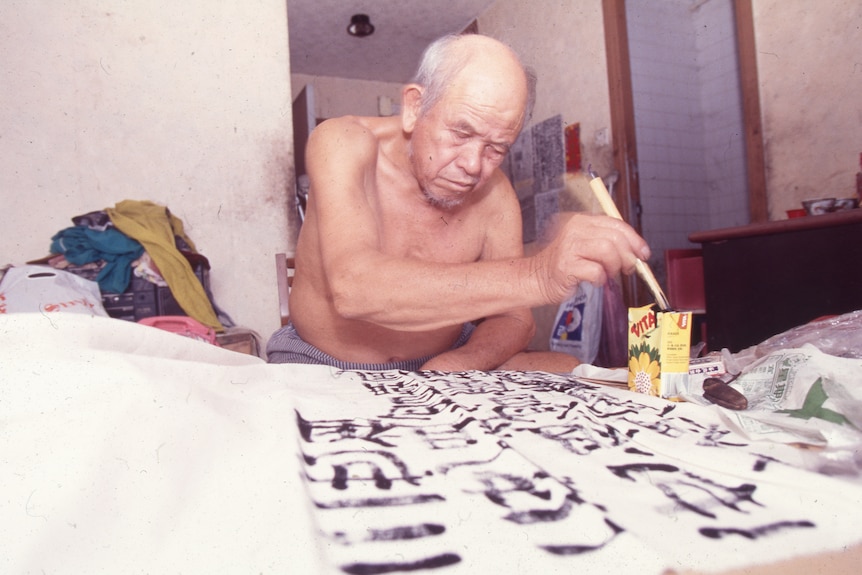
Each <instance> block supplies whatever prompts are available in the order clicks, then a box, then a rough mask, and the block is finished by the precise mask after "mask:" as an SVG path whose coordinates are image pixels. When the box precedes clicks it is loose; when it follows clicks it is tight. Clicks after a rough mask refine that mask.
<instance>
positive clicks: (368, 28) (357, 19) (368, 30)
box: [347, 14, 374, 38]
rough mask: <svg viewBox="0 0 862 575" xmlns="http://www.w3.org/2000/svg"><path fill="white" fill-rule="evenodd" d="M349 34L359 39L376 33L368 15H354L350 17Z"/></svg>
mask: <svg viewBox="0 0 862 575" xmlns="http://www.w3.org/2000/svg"><path fill="white" fill-rule="evenodd" d="M347 33H348V34H350V35H351V36H356V37H357V38H364V37H365V36H370V35H371V34H373V33H374V26H373V25H372V24H371V20H370V19H369V18H368V15H367V14H354V15H353V16H351V17H350V26H348V27H347Z"/></svg>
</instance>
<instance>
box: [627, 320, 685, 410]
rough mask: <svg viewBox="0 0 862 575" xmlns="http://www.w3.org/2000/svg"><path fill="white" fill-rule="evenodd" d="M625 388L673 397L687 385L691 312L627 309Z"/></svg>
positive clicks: (658, 395)
mask: <svg viewBox="0 0 862 575" xmlns="http://www.w3.org/2000/svg"><path fill="white" fill-rule="evenodd" d="M628 319H629V322H628V323H629V337H628V340H629V341H628V343H629V389H631V390H632V391H637V392H638V393H646V394H648V395H654V396H657V397H665V398H670V399H673V398H676V397H678V396H679V394H680V393H681V392H683V391H685V390H686V388H687V385H688V360H689V353H690V348H691V312H688V311H683V312H680V311H667V312H662V311H659V309H658V308H657V307H656V306H654V305H650V306H644V307H637V308H629V312H628Z"/></svg>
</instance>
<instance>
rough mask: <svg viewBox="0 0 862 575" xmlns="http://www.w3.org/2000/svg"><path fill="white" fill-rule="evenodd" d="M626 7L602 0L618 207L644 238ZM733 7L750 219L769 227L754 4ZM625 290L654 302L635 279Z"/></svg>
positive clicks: (634, 298) (635, 299)
mask: <svg viewBox="0 0 862 575" xmlns="http://www.w3.org/2000/svg"><path fill="white" fill-rule="evenodd" d="M625 4H626V0H602V16H603V19H604V31H605V54H606V58H607V67H608V91H609V100H610V111H611V140H612V145H613V161H614V167H615V168H616V169H617V170H618V171H619V173H620V179H619V181H618V182H617V184H616V185H617V188H616V189H617V190H619V195H618V196H617V198H619V200H618V204H619V205H618V208H619V210H620V214H622V216H623V218H624V219H625V220H626V221H627V222H629V223H630V224H631V225H632V226H633V227H634V228H635V229H636V230H637V231H638V233H642V229H641V213H640V205H641V203H640V185H639V180H638V159H637V158H638V156H637V141H636V137H635V136H636V134H635V121H634V117H635V115H634V99H633V94H632V73H631V60H630V54H629V39H628V31H627V30H628V29H627V24H626V5H625ZM733 8H734V10H733V12H734V20H735V25H736V42H737V52H738V54H739V56H738V57H739V72H740V89H741V92H742V113H743V114H742V115H743V130H744V132H745V136H744V137H745V155H746V160H745V163H746V178H747V184H748V205H749V218H750V220H751V221H752V222H763V221H766V220H768V219H769V207H768V199H767V195H766V168H765V160H764V151H763V130H762V122H761V115H760V90H759V84H758V78H757V52H756V49H755V42H754V15H753V11H752V7H751V0H734V3H733ZM622 291H623V297H624V299H625V301H626V304H627V305H645V304H646V303H648V302H649V301H651V300H650V295H649V293H648V291H647V289H646V287H645V286H644V285H643V283H641V282H638V281H637V280H636V279H635V278H634V276H628V277H624V278H623V283H622Z"/></svg>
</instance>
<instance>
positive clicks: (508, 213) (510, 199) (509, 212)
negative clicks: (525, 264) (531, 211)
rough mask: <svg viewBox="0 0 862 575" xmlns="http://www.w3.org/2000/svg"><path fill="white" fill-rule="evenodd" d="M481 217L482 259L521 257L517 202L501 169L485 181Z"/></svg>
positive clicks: (520, 225)
mask: <svg viewBox="0 0 862 575" xmlns="http://www.w3.org/2000/svg"><path fill="white" fill-rule="evenodd" d="M483 204H485V205H484V207H483V209H482V212H483V214H482V217H483V219H484V221H485V222H486V225H485V226H484V228H485V242H484V247H483V250H482V259H491V260H493V259H498V258H501V257H518V256H520V255H522V254H523V244H522V241H523V240H522V238H523V229H522V223H521V203H520V202H519V201H518V195H517V194H516V193H515V189H514V188H513V187H512V184H511V183H510V182H509V179H508V178H507V177H506V176H505V174H503V172H502V171H501V170H497V171H496V172H495V173H494V175H493V176H492V177H491V179H490V180H489V181H488V190H487V197H486V198H485V200H484V201H483Z"/></svg>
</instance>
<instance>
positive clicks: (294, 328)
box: [267, 35, 649, 372]
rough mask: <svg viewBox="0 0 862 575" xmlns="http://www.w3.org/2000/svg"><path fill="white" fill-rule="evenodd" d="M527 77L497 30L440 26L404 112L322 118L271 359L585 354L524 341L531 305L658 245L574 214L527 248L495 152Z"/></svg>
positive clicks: (520, 104)
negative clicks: (531, 250) (539, 246)
mask: <svg viewBox="0 0 862 575" xmlns="http://www.w3.org/2000/svg"><path fill="white" fill-rule="evenodd" d="M533 91H534V82H533V81H532V79H531V77H530V75H529V74H528V73H527V72H526V71H525V69H524V67H523V66H522V64H521V63H520V60H519V59H518V57H517V56H516V55H515V54H514V53H513V52H512V51H511V50H510V49H509V48H508V47H506V46H505V45H503V44H502V43H500V42H497V41H496V40H493V39H491V38H488V37H485V36H479V35H467V36H454V37H446V38H443V39H441V40H438V41H437V42H435V43H433V44H432V45H431V46H429V48H428V49H427V50H426V53H425V55H424V57H423V61H422V64H421V65H420V69H419V72H418V74H417V76H416V79H415V80H414V82H413V83H411V84H408V85H407V86H405V87H404V88H403V91H402V111H401V115H400V116H394V117H387V118H360V117H344V118H338V119H332V120H328V121H326V122H324V123H322V124H321V125H319V126H318V127H317V128H315V130H314V131H313V132H312V134H311V138H310V139H309V142H308V147H307V151H306V165H307V168H308V176H309V179H310V191H309V195H308V206H307V211H306V217H305V222H304V224H303V227H302V230H301V232H300V236H299V241H298V243H297V248H296V277H295V278H294V283H293V287H292V290H291V294H290V320H291V324H290V325H288V326H286V327H285V328H282V329H281V330H279V331H278V332H276V333H275V334H274V335H273V337H272V338H271V340H270V342H269V345H268V348H267V352H268V356H269V361H271V362H295V363H326V364H329V365H334V366H336V367H340V368H342V369H407V370H416V369H428V370H441V371H456V370H467V369H478V370H491V369H546V370H547V371H556V372H562V371H570V370H571V368H572V367H574V365H576V364H577V360H575V359H574V358H572V357H570V356H564V354H555V353H541V354H539V355H534V354H532V353H528V352H524V350H525V348H526V346H527V344H528V343H529V341H530V339H531V338H532V336H533V333H534V331H535V324H534V322H533V317H532V313H531V311H530V308H531V307H534V306H539V305H545V304H552V303H559V302H560V301H562V300H564V299H565V298H566V297H567V296H568V295H569V294H571V293H572V291H573V290H574V289H575V287H576V286H577V283H578V282H579V281H581V280H584V281H591V282H594V283H596V284H599V285H601V284H603V283H604V282H605V281H606V278H607V277H609V276H613V275H615V274H617V273H618V272H620V271H623V272H625V273H631V271H632V270H633V269H634V263H635V260H636V258H640V259H647V258H648V257H649V249H648V248H647V245H646V243H645V242H644V241H643V239H642V238H641V237H640V236H638V235H637V234H636V233H635V232H634V230H633V229H632V228H631V227H629V226H628V225H626V224H625V223H623V222H621V221H618V220H614V219H611V218H607V217H605V216H588V215H572V216H571V217H570V218H569V219H567V220H565V221H564V222H563V223H562V225H561V226H560V229H559V231H558V233H557V235H556V236H555V237H554V239H553V240H551V241H550V242H549V244H548V245H547V246H546V247H545V248H544V249H543V250H542V251H541V252H539V253H538V254H536V255H534V256H532V257H524V254H523V245H522V236H521V215H520V205H519V203H518V199H517V196H516V194H515V192H514V190H513V188H512V185H511V184H510V183H509V181H508V180H507V179H506V177H505V175H503V173H502V172H501V171H500V170H499V169H498V166H499V165H500V163H501V162H502V161H503V158H504V157H505V155H506V153H507V152H508V150H509V148H510V147H511V145H512V144H513V143H514V142H515V139H516V138H517V136H518V133H519V132H520V130H521V128H522V127H523V126H524V123H525V121H526V120H527V114H528V110H529V107H530V105H531V101H532V98H533ZM477 320H482V321H481V322H478V325H476V326H475V329H473V323H471V322H476V321H477ZM471 330H472V333H471ZM561 359H562V361H560V360H561Z"/></svg>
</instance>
